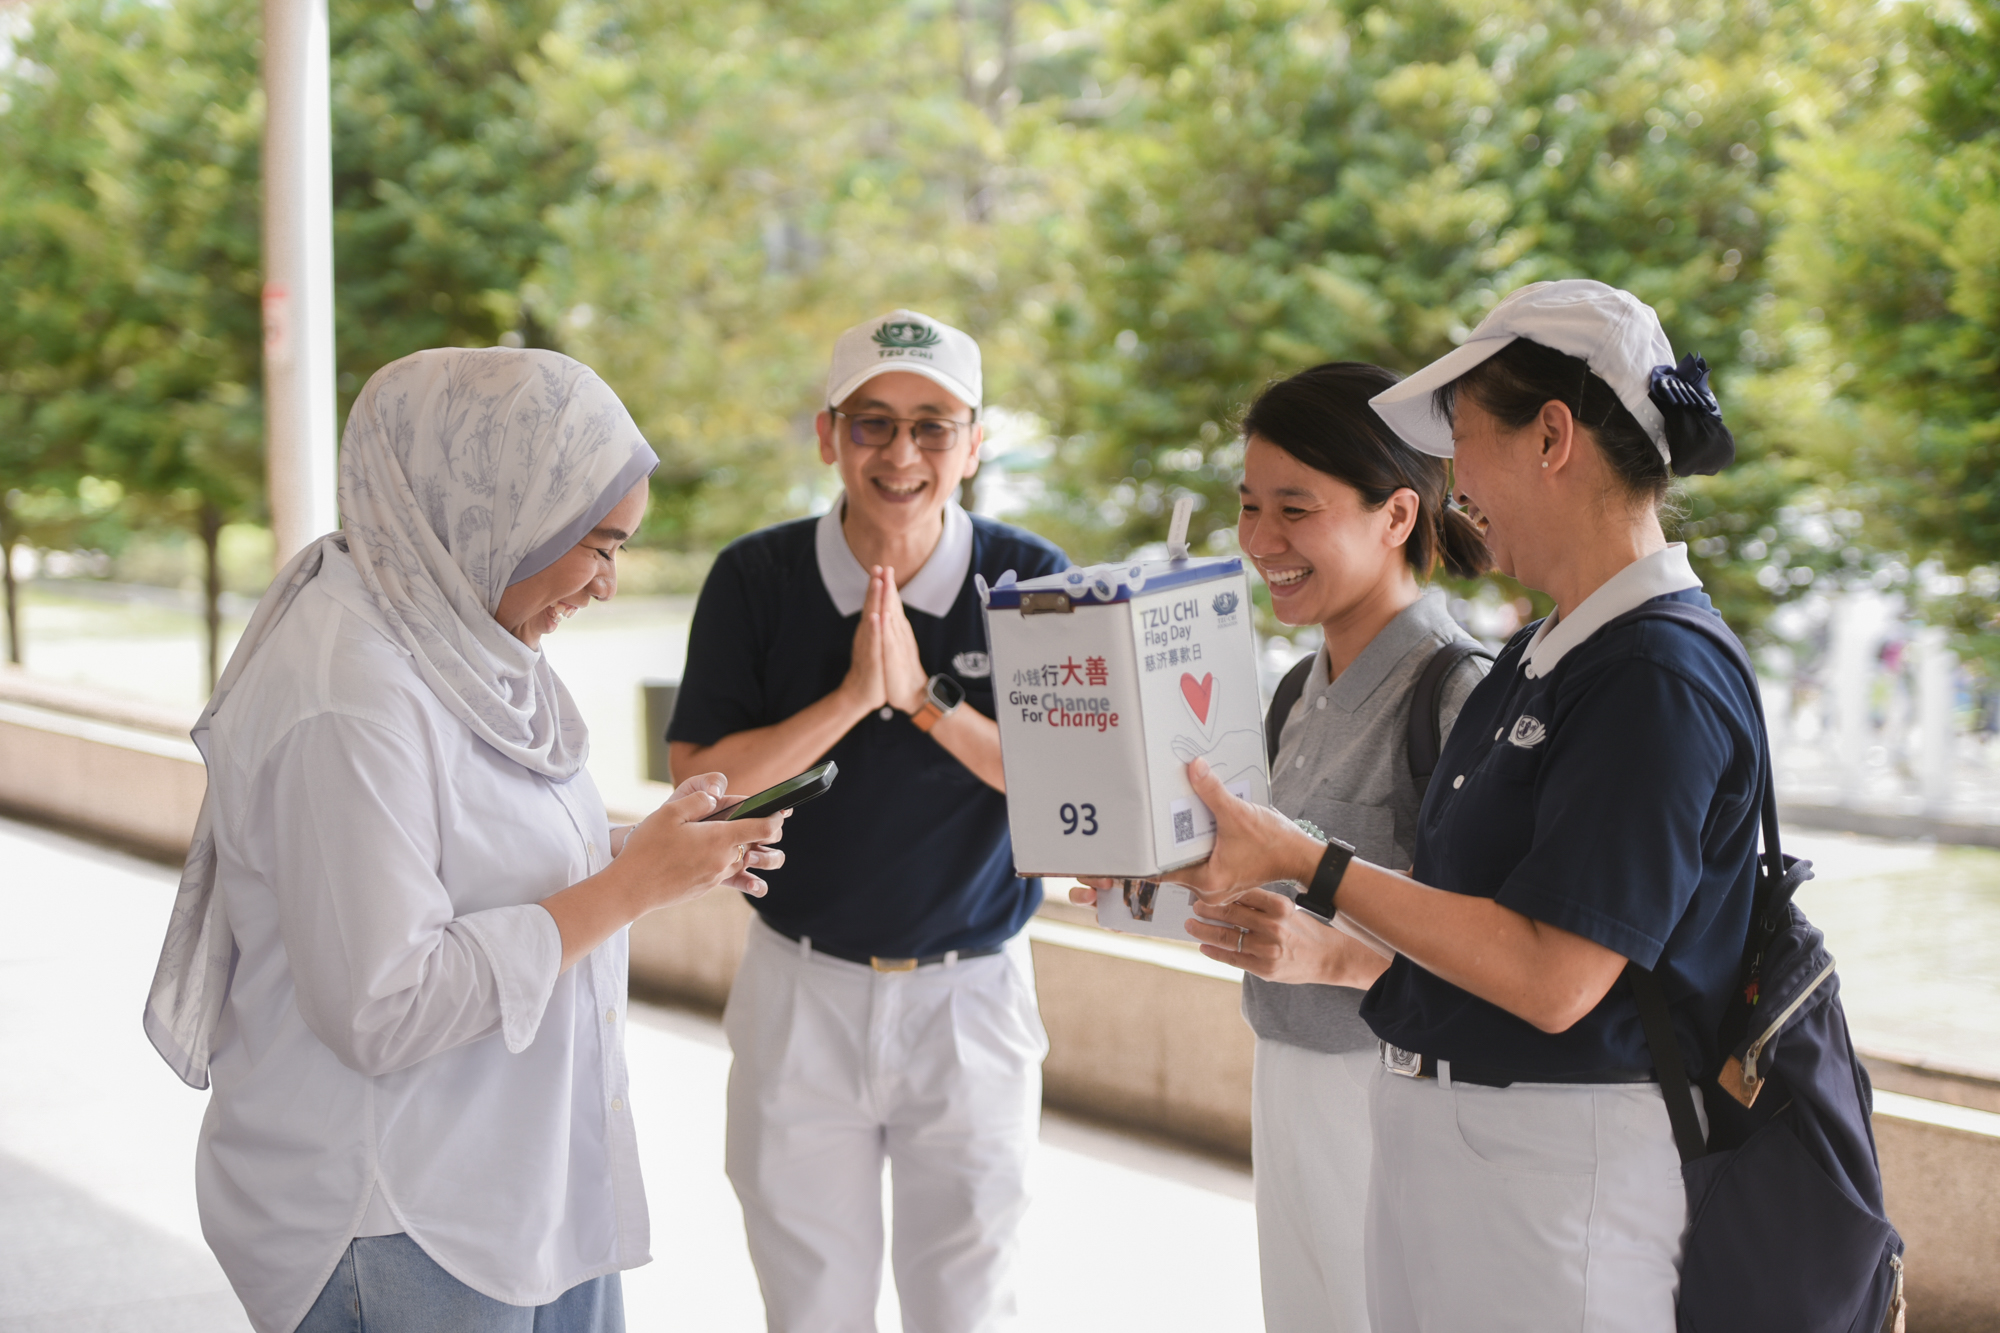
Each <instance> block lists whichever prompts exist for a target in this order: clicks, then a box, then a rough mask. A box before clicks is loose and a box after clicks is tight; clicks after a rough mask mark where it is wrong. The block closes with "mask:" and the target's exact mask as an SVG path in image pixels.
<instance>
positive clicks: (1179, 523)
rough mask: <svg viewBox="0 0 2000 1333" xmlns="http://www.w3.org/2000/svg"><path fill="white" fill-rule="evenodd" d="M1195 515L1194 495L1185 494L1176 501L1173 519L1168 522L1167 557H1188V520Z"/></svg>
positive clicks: (1177, 558) (1181, 558) (1176, 558)
mask: <svg viewBox="0 0 2000 1333" xmlns="http://www.w3.org/2000/svg"><path fill="white" fill-rule="evenodd" d="M1193 517H1194V497H1193V496H1192V495H1183V496H1182V497H1181V498H1180V499H1178V500H1176V501H1174V517H1173V521H1172V522H1170V523H1169V524H1167V559H1169V560H1185V559H1187V558H1188V544H1187V530H1188V520H1189V519H1190V518H1193Z"/></svg>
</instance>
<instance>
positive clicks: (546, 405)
mask: <svg viewBox="0 0 2000 1333" xmlns="http://www.w3.org/2000/svg"><path fill="white" fill-rule="evenodd" d="M657 466H659V458H658V456H657V455H655V454H654V452H653V450H652V448H651V447H650V446H648V445H647V443H646V441H645V439H644V438H643V437H642V436H641V435H640V434H639V428H638V427H637V426H636V425H635V424H633V421H632V417H631V414H630V413H628V412H627V411H626V410H625V406H624V404H623V403H621V402H619V401H618V397H617V395H615V394H613V393H612V392H611V390H610V388H609V387H608V386H607V385H606V384H605V383H604V381H603V380H601V379H599V378H598V377H597V375H596V374H595V373H594V372H593V371H591V369H590V368H589V367H588V366H585V365H583V364H582V363H580V362H577V361H573V360H571V359H570V358H569V357H566V356H563V355H561V354H559V353H556V352H544V351H516V350H512V349H509V348H497V347H496V348H485V349H477V350H473V349H463V348H444V349H439V350H436V351H429V352H417V353H415V354H414V355H411V356H406V357H404V358H403V359H402V360H400V361H395V362H391V363H390V364H389V365H387V366H384V367H383V368H382V369H381V370H379V371H377V372H376V373H375V374H374V376H373V377H372V378H370V379H369V381H368V383H367V384H366V385H365V386H364V387H363V388H362V390H361V394H360V396H359V397H358V398H356V399H355V402H354V409H353V411H351V412H350V413H349V414H348V418H347V432H346V434H345V435H344V436H343V437H342V440H341V451H340V510H341V520H342V528H341V531H339V532H335V533H329V534H328V535H327V536H324V537H321V538H320V539H318V540H317V541H315V542H313V543H311V544H310V545H308V546H307V547H306V548H305V550H303V551H301V552H300V553H299V554H298V555H297V556H296V557H295V558H293V560H292V561H291V563H290V564H288V565H286V566H285V568H284V569H283V570H282V571H280V573H279V574H278V577H277V578H276V579H274V580H273V581H272V583H271V586H270V588H269V589H268V590H267V591H266V592H265V594H264V596H263V599H262V600H261V601H259V602H258V604H257V609H256V611H255V612H254V613H253V614H252V615H251V617H250V623H249V625H248V626H247V627H246V628H245V629H244V632H243V638H242V640H241V641H240V642H239V643H238V644H237V647H236V651H235V652H234V653H233V654H231V656H230V659H229V666H228V668H227V669H226V670H225V671H224V672H223V673H222V679H221V680H220V681H218V682H217V684H216V687H215V694H214V695H213V697H211V698H210V700H209V702H208V707H207V708H206V709H204V710H203V711H202V715H201V717H200V719H199V720H198V721H197V722H196V723H195V726H194V732H193V735H194V742H195V744H196V745H197V746H198V747H200V748H201V750H202V753H203V754H204V755H206V754H207V749H208V747H207V741H208V736H209V729H210V727H211V725H212V724H213V722H214V719H215V717H216V715H217V714H218V713H220V712H221V711H222V709H223V708H225V707H226V706H227V704H228V700H229V695H230V693H231V691H232V690H234V689H235V686H236V683H237V681H238V680H239V679H240V678H241V677H242V675H243V671H244V668H245V666H246V665H247V664H248V663H249V661H250V660H251V659H252V658H253V657H255V655H256V653H257V650H258V648H259V647H261V646H262V644H263V642H264V640H265V639H266V638H268V637H269V635H270V633H271V631H272V629H273V628H274V627H275V626H276V625H277V623H278V621H279V620H280V619H282V618H283V616H284V614H285V611H286V610H287V609H288V608H289V607H290V606H291V604H292V601H293V599H295V598H296V597H297V596H298V595H299V592H300V591H301V590H302V589H303V588H304V587H305V586H306V585H307V584H308V583H310V582H312V580H313V579H314V578H316V577H318V575H319V571H320V567H321V565H322V563H323V562H324V560H325V557H326V549H327V547H328V546H329V545H335V546H339V547H340V548H342V549H344V550H346V551H347V552H348V554H349V555H350V556H351V557H352V558H353V560H354V563H355V566H356V568H357V569H358V570H359V572H360V575H361V581H362V584H363V585H364V586H365V587H366V588H367V589H368V591H369V592H370V593H371V594H373V596H374V599H375V604H376V606H377V607H378V608H379V609H380V611H381V613H382V616H383V618H384V620H385V621H386V622H387V624H388V626H389V630H390V633H391V634H392V635H393V636H394V637H395V639H396V641H397V642H398V643H399V644H400V645H401V646H402V647H404V648H405V649H407V650H409V652H410V654H411V657H412V660H413V661H414V662H415V664H416V667H417V670H418V671H419V672H420V673H422V675H423V677H424V680H425V682H426V683H427V684H428V685H429V686H430V687H431V689H432V690H433V691H434V692H435V693H436V695H437V697H438V699H439V700H440V701H441V702H442V703H443V704H444V705H445V707H446V708H448V709H450V710H451V711H452V712H453V713H454V714H456V715H457V716H458V718H459V719H460V720H461V721H463V722H464V723H465V724H466V725H467V726H468V727H470V728H472V730H473V731H475V732H477V733H478V734H479V737H480V738H481V739H482V740H484V741H486V742H487V743H488V744H489V745H492V746H493V747H494V748H495V749H497V750H499V751H500V752H501V753H502V754H505V755H507V756H509V757H510V758H512V759H513V760H515V761H516V762H517V763H519V764H521V765H523V766H524V767H526V768H530V769H533V770H534V771H535V772H537V773H541V774H544V775H546V776H548V777H551V778H554V779H557V780H559V781H560V780H562V779H565V778H568V777H570V776H572V775H574V774H575V772H576V771H577V770H578V769H579V768H581V767H582V766H583V762H584V759H585V758H586V756H587V755H588V754H589V752H590V733H589V730H588V729H587V728H586V727H585V726H584V723H583V719H582V718H581V717H580V716H578V714H577V711H576V705H575V703H574V702H573V701H572V700H571V699H570V697H569V691H567V690H566V689H564V688H563V683H562V681H561V680H560V679H558V678H557V677H556V674H555V672H554V671H553V670H552V669H550V667H549V664H548V661H547V659H545V658H544V657H543V656H542V654H541V653H540V652H538V651H536V650H534V649H531V648H529V647H528V646H527V645H526V644H524V643H522V642H521V641H520V640H519V639H516V638H515V637H514V636H513V635H512V634H510V633H508V631H507V630H506V629H504V628H502V626H501V625H500V623H499V622H498V621H497V620H495V619H494V618H493V612H494V611H495V610H496V609H497V608H498V607H499V605H500V597H501V594H502V593H504V592H505V591H506V590H507V588H508V587H509V585H511V584H514V583H518V582H520V581H521V580H523V579H525V578H528V577H530V576H532V575H534V574H538V573H540V572H541V571H542V570H544V569H547V568H548V567H549V566H550V565H552V564H554V563H555V562H556V560H558V559H559V558H561V557H562V556H563V555H564V554H565V553H567V552H568V551H570V550H571V549H572V548H574V547H575V546H576V544H577V543H578V542H579V541H581V540H582V539H583V538H584V537H585V536H586V535H588V534H589V533H590V531H591V530H592V529H593V528H595V527H596V526H597V524H598V523H599V522H600V521H602V519H603V518H604V516H605V515H606V514H607V513H609V512H610V511H611V510H612V509H613V508H614V507H616V505H617V504H618V502H619V501H620V500H621V499H623V498H624V497H625V495H626V493H627V492H628V491H630V490H631V489H632V487H633V486H635V485H637V484H638V483H639V482H641V481H643V480H645V479H646V477H648V476H649V475H651V473H652V471H653V469H654V468H655V467H657ZM234 962H235V942H234V939H233V937H232V935H231V933H230V930H229V923H228V920H227V918H226V916H225V915H224V912H223V908H222V900H221V899H220V898H219V897H217V896H216V894H215V841H214V834H213V822H212V817H211V811H210V808H209V803H208V800H207V798H206V797H204V798H203V801H202V807H201V815H200V817H199V818H198V820H197V821H196V824H195V833H194V841H193V843H192V845H191V846H190V847H189V849H188V859H187V864H186V866H185V868H184V869H183V870H182V872H181V885H180V893H179V895H178V896H177V897H176V899H175V901H174V910H173V916H172V918H171V919H170V920H169V922H168V924H167V937H166V941H165V943H164V944H163V945H162V947H161V950H160V964H159V968H158V970H157V971H156V972H155V974H154V976H153V988H152V992H151V994H150V995H149V996H148V997H147V1001H146V1015H145V1026H146V1035H147V1036H148V1037H149V1038H151V1039H152V1042H153V1045H154V1047H155V1048H156V1049H157V1050H158V1051H159V1052H160V1054H161V1056H162V1057H163V1058H164V1059H165V1060H166V1062H167V1063H168V1064H169V1065H171V1066H172V1067H173V1069H174V1072H175V1073H177V1074H179V1075H180V1076H181V1078H182V1079H183V1080H185V1081H186V1082H187V1083H189V1084H190V1085H192V1086H194V1087H197V1088H205V1087H207V1086H208V1060H209V1052H210V1047H211V1045H212V1042H213V1036H214V1031H215V1025H216V1021H217V1019H218V1018H219V1017H220V1015H221V1012H222V1003H223V1000H224V998H225V997H226V996H227V995H228V992H229V976H230V972H231V970H232V969H233V967H234Z"/></svg>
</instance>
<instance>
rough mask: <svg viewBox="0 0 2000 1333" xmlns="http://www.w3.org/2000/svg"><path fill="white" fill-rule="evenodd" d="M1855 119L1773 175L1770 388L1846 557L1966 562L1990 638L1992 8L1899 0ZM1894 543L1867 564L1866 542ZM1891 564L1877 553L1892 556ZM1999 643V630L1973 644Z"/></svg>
mask: <svg viewBox="0 0 2000 1333" xmlns="http://www.w3.org/2000/svg"><path fill="white" fill-rule="evenodd" d="M1890 35H1891V36H1892V37H1895V38H1897V39H1898V40H1896V41H1894V42H1893V43H1892V44H1889V43H1885V49H1884V52H1883V56H1884V58H1883V59H1882V60H1881V61H1879V62H1877V61H1874V60H1871V61H1870V62H1869V63H1868V65H1867V66H1866V68H1865V70H1864V75H1865V76H1868V77H1871V78H1872V79H1873V81H1875V82H1878V83H1881V84H1883V85H1885V86H1886V89H1887V91H1885V93H1884V94H1883V95H1880V96H1877V97H1875V98H1873V99H1871V101H1870V103H1869V107H1868V112H1867V115H1866V117H1865V118H1864V119H1862V120H1860V121H1859V122H1858V123H1854V124H1846V125H1843V124H1838V123H1835V124H1829V125H1825V126H1821V127H1815V129H1814V132H1812V133H1811V134H1809V135H1808V136H1807V137H1806V138H1805V140H1804V141H1803V142H1802V143H1801V144H1800V146H1799V148H1798V150H1797V151H1796V153H1795V154H1794V155H1793V160H1792V163H1791V166H1790V170H1789V171H1787V173H1786V175H1785V178H1784V184H1783V189H1782V196H1783V200H1784V206H1785V209H1786V213H1787V216H1788V219H1789V225H1788V226H1787V228H1786V230H1785V234H1784V238H1783V240H1782V242H1781V243H1780V246H1779V250H1778V254H1777V256H1776V260H1777V276H1778V283H1777V287H1778V293H1779V296H1780V297H1781V300H1780V301H1779V302H1778V303H1777V304H1776V305H1775V307H1774V309H1773V312H1772V321H1771V322H1772V323H1773V324H1774V325H1776V326H1777V327H1779V328H1780V329H1781V330H1783V333H1782V335H1781V337H1782V339H1783V341H1782V343H1781V345H1780V348H1779V349H1778V350H1779V351H1780V353H1781V355H1780V357H1779V359H1778V364H1777V365H1776V366H1775V367H1774V373H1773V375H1772V377H1771V379H1772V383H1773V384H1774V385H1776V386H1778V388H1777V391H1778V392H1782V393H1784V394H1786V395H1787V396H1789V397H1790V399H1791V400H1792V401H1793V402H1794V403H1795V405H1796V410H1795V411H1794V413H1793V414H1792V419H1793V421H1794V423H1795V425H1794V427H1793V428H1794V429H1795V430H1796V431H1797V432H1798V433H1799V434H1800V435H1801V436H1802V437H1805V438H1802V439H1801V441H1800V443H1799V446H1798V450H1799V452H1800V454H1801V455H1802V456H1811V457H1813V458H1814V459H1815V460H1816V461H1817V462H1818V463H1819V464H1820V466H1821V467H1822V468H1823V469H1824V470H1825V471H1826V472H1827V473H1828V474H1829V475H1832V476H1836V477H1839V478H1841V479H1842V480H1843V482H1844V485H1842V486H1840V487H1839V489H1838V497H1837V498H1838V501H1839V502H1840V503H1841V504H1842V505H1844V512H1845V513H1847V514H1851V515H1853V516H1854V517H1853V519H1852V520H1851V521H1850V522H1849V524H1848V528H1849V531H1848V532H1847V534H1846V549H1845V551H1844V552H1843V553H1844V554H1845V555H1846V557H1847V560H1846V564H1847V566H1848V567H1849V568H1850V569H1851V570H1853V571H1856V572H1858V573H1862V574H1868V573H1873V574H1875V575H1876V576H1877V577H1879V578H1885V579H1890V580H1895V581H1907V579H1908V575H1909V567H1910V566H1911V565H1913V564H1915V563H1916V562H1918V561H1922V560H1925V559H1936V560H1938V561H1940V562H1941V563H1942V564H1943V565H1944V566H1945V567H1946V568H1948V569H1951V570H1955V571H1958V572H1959V573H1960V574H1961V575H1966V574H1969V575H1970V581H1969V583H1966V584H1948V585H1947V586H1945V587H1943V588H1942V589H1939V590H1937V591H1942V592H1944V593H1945V594H1946V595H1948V596H1951V595H1953V594H1955V596H1952V600H1953V602H1954V605H1953V606H1952V607H1951V608H1950V609H1951V610H1952V611H1954V612H1955V613H1956V618H1957V619H1958V620H1959V622H1960V624H1961V627H1962V628H1965V629H1968V630H1972V631H1975V632H1981V631H1983V632H1984V634H1985V635H1987V636H1991V635H1994V634H1996V633H2000V620H1996V612H2000V601H1996V597H1995V591H1996V588H1995V586H1994V585H1995V583H1996V578H1995V574H1994V570H1993V567H1994V566H1995V565H1997V564H2000V80H1996V71H2000V4H1995V3H1993V0H1980V2H1979V3H1973V4H1969V5H1967V6H1965V7H1964V8H1962V9H1953V10H1949V11H1943V12H1940V11H1934V10H1929V9H1912V10H1910V11H1909V12H1908V13H1907V15H1905V16H1902V17H1901V20H1900V23H1899V30H1892V32H1891V34H1890ZM1869 547H1872V548H1873V549H1875V550H1878V551H1882V552H1885V553H1887V557H1885V559H1884V560H1874V559H1869V558H1867V557H1866V555H1865V551H1864V548H1869ZM1891 560H1893V561H1895V562H1898V563H1889V561H1891ZM1973 646H1974V647H1975V648H1980V649H1981V650H1982V651H1984V652H1986V653H1987V654H1989V655H1994V656H2000V642H1994V641H1989V642H1988V643H1986V644H1984V645H1977V644H1975V645H1973Z"/></svg>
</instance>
